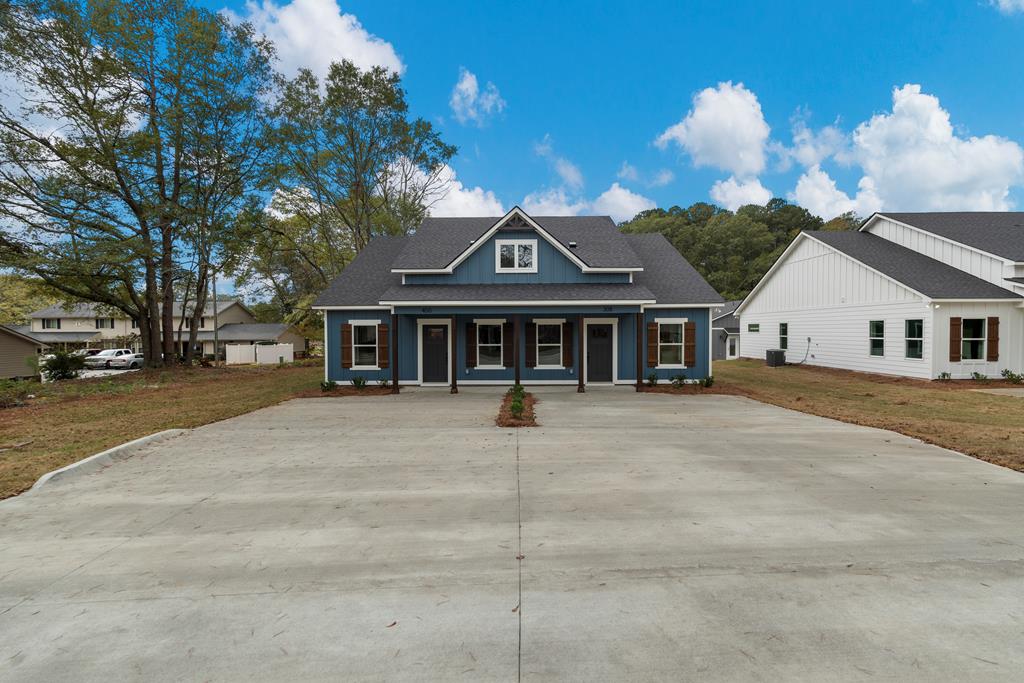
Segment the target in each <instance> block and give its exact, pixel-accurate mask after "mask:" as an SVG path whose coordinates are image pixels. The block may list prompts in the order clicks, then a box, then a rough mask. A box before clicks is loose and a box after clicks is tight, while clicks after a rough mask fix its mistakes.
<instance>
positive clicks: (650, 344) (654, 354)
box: [647, 323, 658, 368]
mask: <svg viewBox="0 0 1024 683" xmlns="http://www.w3.org/2000/svg"><path fill="white" fill-rule="evenodd" d="M657 365H658V323H647V367H649V368H653V367H655V366H657Z"/></svg>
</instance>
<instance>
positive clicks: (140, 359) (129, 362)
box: [107, 353, 146, 370]
mask: <svg viewBox="0 0 1024 683" xmlns="http://www.w3.org/2000/svg"><path fill="white" fill-rule="evenodd" d="M145 364H146V356H145V355H144V354H141V353H130V354H128V355H127V356H116V357H114V358H111V359H110V360H109V361H108V362H107V367H108V368H121V369H123V370H135V369H136V368H141V367H142V366H143V365H145Z"/></svg>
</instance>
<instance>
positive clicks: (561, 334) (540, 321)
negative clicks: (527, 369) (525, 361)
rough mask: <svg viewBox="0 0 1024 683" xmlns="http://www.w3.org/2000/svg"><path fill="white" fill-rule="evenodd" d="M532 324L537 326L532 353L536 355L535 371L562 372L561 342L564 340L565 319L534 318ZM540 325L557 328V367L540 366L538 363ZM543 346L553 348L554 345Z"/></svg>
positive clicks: (562, 353)
mask: <svg viewBox="0 0 1024 683" xmlns="http://www.w3.org/2000/svg"><path fill="white" fill-rule="evenodd" d="M533 324H534V325H536V326H537V338H536V340H534V341H535V344H534V353H535V354H536V355H537V365H535V366H534V369H535V370H564V369H565V366H564V365H563V364H562V358H563V357H564V353H565V352H564V350H563V349H562V342H563V340H564V338H565V327H564V325H565V318H534V319H533ZM541 325H557V326H558V364H557V365H541V363H540V347H541V346H542V344H541V343H540V326H541ZM543 346H554V344H550V343H546V344H543Z"/></svg>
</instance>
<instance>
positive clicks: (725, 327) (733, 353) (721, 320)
mask: <svg viewBox="0 0 1024 683" xmlns="http://www.w3.org/2000/svg"><path fill="white" fill-rule="evenodd" d="M740 303H741V301H726V302H725V305H724V306H722V307H721V308H716V309H715V310H713V311H712V312H711V316H712V317H711V354H712V358H713V359H714V360H732V359H733V358H739V357H740V320H739V318H737V317H736V316H735V315H734V314H735V312H736V307H737V306H739V305H740Z"/></svg>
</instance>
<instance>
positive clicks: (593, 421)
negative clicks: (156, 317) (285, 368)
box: [0, 389, 1024, 681]
mask: <svg viewBox="0 0 1024 683" xmlns="http://www.w3.org/2000/svg"><path fill="white" fill-rule="evenodd" d="M499 396H500V393H499V392H498V391H497V390H492V389H488V390H483V389H469V390H463V393H461V394H459V395H458V396H450V395H448V394H447V393H441V392H431V391H415V392H414V391H409V392H407V393H403V394H402V395H401V396H399V397H379V398H360V399H312V400H300V401H292V402H289V403H286V404H283V405H281V406H277V407H274V408H269V409H266V410H261V411H257V412H255V413H252V414H249V415H246V416H243V417H240V418H236V419H233V420H228V421H226V422H221V423H218V424H215V425H210V426H208V427H204V428H201V429H197V430H195V431H194V432H192V433H190V434H188V435H186V436H183V437H179V438H177V439H174V440H171V441H168V442H165V443H163V444H159V445H156V446H153V447H152V448H151V449H149V450H148V451H146V452H144V453H143V454H140V455H138V456H136V457H134V458H132V459H130V460H126V461H123V462H119V463H116V464H115V465H113V466H111V467H109V468H107V469H106V470H103V471H101V472H98V473H95V474H90V475H87V476H82V477H80V478H77V479H68V480H65V481H63V482H56V483H54V484H53V485H52V487H49V488H48V489H47V488H44V489H42V490H40V492H38V493H36V494H32V495H29V496H23V497H19V498H16V499H12V500H9V501H6V502H4V503H0V541H2V548H3V550H2V553H0V679H4V680H46V681H60V680H75V681H90V680H93V681H101V680H110V679H136V680H180V679H186V680H249V679H260V680H305V679H331V680H341V679H359V678H362V679H409V680H422V679H464V680H474V681H475V680H491V679H497V680H515V679H516V678H518V677H521V678H523V679H543V678H548V679H574V680H615V681H620V680H637V679H662V680H682V679H700V680H737V679H739V680H779V679H804V680H815V681H820V680H851V679H868V678H885V679H900V680H905V679H916V680H929V681H933V680H942V679H944V680H964V679H972V680H985V679H990V680H1011V679H1018V680H1019V678H1020V677H1021V672H1022V670H1024V647H1022V646H1021V643H1022V642H1024V561H1022V560H1024V524H1022V520H1024V476H1022V475H1019V474H1016V473H1013V472H1010V471H1007V470H1003V469H1000V468H997V467H995V466H992V465H988V464H985V463H982V462H979V461H975V460H971V459H968V458H965V457H961V456H958V455H955V454H952V453H949V452H946V451H943V450H941V449H938V448H933V447H930V446H926V445H923V444H920V443H917V442H914V441H912V440H910V439H906V438H903V437H900V436H896V435H894V434H890V433H888V432H882V431H878V430H872V429H865V428H859V427H854V426H850V425H844V424H840V423H836V422H831V421H827V420H822V419H818V418H814V417H810V416H806V415H802V414H799V413H794V412H789V411H785V410H781V409H778V408H774V407H769V406H765V405H761V404H758V403H754V402H751V401H747V400H744V399H738V398H732V397H724V396H705V397H692V398H690V397H687V398H681V397H668V396H662V395H651V394H641V395H636V394H634V393H632V392H631V391H629V390H625V389H617V390H610V389H609V390H591V391H590V392H588V393H587V394H584V395H577V394H575V393H574V392H572V391H566V390H557V391H556V390H550V391H542V392H541V394H540V396H541V398H542V403H540V404H539V416H540V419H541V421H542V422H543V423H544V426H543V427H541V428H537V429H524V430H518V431H512V430H500V429H496V428H494V427H493V426H491V424H492V423H491V420H492V418H493V415H494V413H495V412H496V408H497V402H498V400H499ZM517 557H521V558H522V559H521V560H520V559H517Z"/></svg>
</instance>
